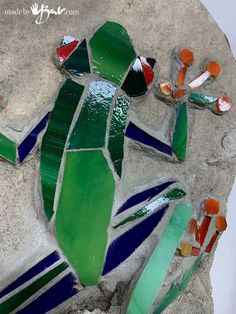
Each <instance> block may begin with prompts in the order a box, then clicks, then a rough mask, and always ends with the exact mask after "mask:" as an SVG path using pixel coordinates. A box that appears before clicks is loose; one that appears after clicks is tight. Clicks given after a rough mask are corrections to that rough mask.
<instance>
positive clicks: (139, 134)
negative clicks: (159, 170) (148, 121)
mask: <svg viewBox="0 0 236 314" xmlns="http://www.w3.org/2000/svg"><path fill="white" fill-rule="evenodd" d="M125 135H126V137H129V138H131V139H132V140H135V141H137V142H140V143H142V144H145V145H148V146H151V147H153V148H155V149H157V150H158V151H159V152H162V153H164V154H166V155H169V156H172V148H171V147H170V146H169V145H167V144H165V143H163V142H161V141H160V140H158V139H156V138H155V137H153V136H151V135H149V134H147V133H146V132H145V131H143V130H142V129H140V128H139V127H137V125H135V124H134V123H132V122H130V123H129V125H128V127H127V129H126V133H125Z"/></svg>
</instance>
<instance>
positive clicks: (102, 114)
mask: <svg viewBox="0 0 236 314" xmlns="http://www.w3.org/2000/svg"><path fill="white" fill-rule="evenodd" d="M115 91H116V87H115V86H114V85H112V84H110V83H108V82H105V81H100V80H97V81H92V82H91V83H90V85H89V91H88V95H87V97H86V99H85V101H84V104H83V106H82V109H81V112H80V115H79V117H78V120H77V122H76V124H75V126H74V129H73V131H72V133H71V136H70V139H69V143H68V148H69V149H79V148H100V147H104V145H105V135H106V128H107V118H108V114H109V110H110V108H111V104H112V98H113V96H114V94H115Z"/></svg>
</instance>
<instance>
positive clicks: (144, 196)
mask: <svg viewBox="0 0 236 314" xmlns="http://www.w3.org/2000/svg"><path fill="white" fill-rule="evenodd" d="M175 182H176V181H167V182H165V183H162V184H160V185H157V186H154V187H152V188H150V189H148V190H145V191H142V192H140V193H137V194H135V195H133V196H131V197H130V198H129V199H128V200H127V201H126V202H125V203H124V204H123V205H122V206H121V207H120V208H119V209H118V211H117V213H116V215H118V214H120V213H122V212H123V211H125V210H126V209H128V208H130V207H133V206H135V205H138V204H140V203H142V202H144V201H146V200H151V199H152V198H153V197H154V196H156V195H158V194H159V193H161V192H162V191H164V190H165V189H167V188H168V187H169V186H170V185H171V184H173V183H175Z"/></svg>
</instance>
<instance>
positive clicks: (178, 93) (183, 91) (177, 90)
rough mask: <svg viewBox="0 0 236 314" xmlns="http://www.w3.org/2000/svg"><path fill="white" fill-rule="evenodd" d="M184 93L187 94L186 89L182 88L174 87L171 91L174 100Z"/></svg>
mask: <svg viewBox="0 0 236 314" xmlns="http://www.w3.org/2000/svg"><path fill="white" fill-rule="evenodd" d="M186 94H187V91H186V90H184V89H176V91H174V93H173V98H174V99H175V100H179V99H181V98H182V97H183V96H184V95H186Z"/></svg>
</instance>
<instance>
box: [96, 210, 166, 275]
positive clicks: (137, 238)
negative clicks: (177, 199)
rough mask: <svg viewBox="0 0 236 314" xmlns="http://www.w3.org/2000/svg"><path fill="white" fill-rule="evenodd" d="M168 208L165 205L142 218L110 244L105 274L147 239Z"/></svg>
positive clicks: (104, 269) (104, 268)
mask: <svg viewBox="0 0 236 314" xmlns="http://www.w3.org/2000/svg"><path fill="white" fill-rule="evenodd" d="M168 208H169V205H165V206H163V207H162V208H161V209H159V210H158V211H157V212H156V213H154V214H153V215H151V216H149V217H148V218H146V219H144V220H142V221H141V222H140V223H138V224H137V225H135V226H134V227H133V228H132V229H129V230H128V231H127V232H125V233H123V234H122V235H121V236H119V237H118V238H117V239H115V240H114V241H113V242H112V243H111V244H110V245H109V248H108V251H107V256H106V261H105V265H104V267H103V272H102V274H103V275H106V274H107V273H109V272H110V271H112V270H113V269H114V268H116V267H117V266H119V265H120V263H122V262H124V261H125V260H126V259H127V258H128V257H129V256H130V255H131V254H132V253H133V252H134V251H135V250H136V249H137V248H138V247H139V246H140V245H141V244H142V243H143V241H144V240H146V239H147V237H148V236H149V235H150V234H151V233H152V231H153V230H154V229H155V228H156V226H157V225H158V223H159V222H160V221H161V219H162V217H163V216H164V214H165V213H166V211H167V209H168Z"/></svg>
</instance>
